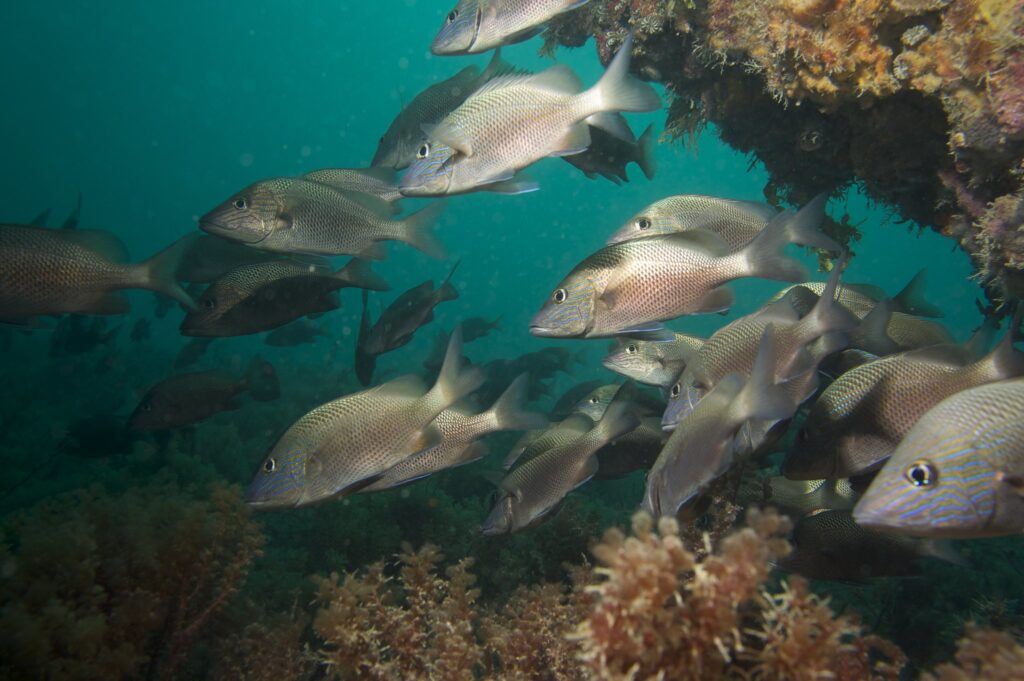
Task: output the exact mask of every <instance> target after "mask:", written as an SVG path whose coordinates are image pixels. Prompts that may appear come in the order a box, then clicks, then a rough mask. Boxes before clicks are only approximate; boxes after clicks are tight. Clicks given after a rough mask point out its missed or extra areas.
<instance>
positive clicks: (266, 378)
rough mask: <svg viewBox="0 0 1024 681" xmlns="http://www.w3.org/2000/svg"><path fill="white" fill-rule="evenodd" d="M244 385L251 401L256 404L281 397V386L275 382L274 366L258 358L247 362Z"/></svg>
mask: <svg viewBox="0 0 1024 681" xmlns="http://www.w3.org/2000/svg"><path fill="white" fill-rule="evenodd" d="M245 383H246V387H247V388H248V389H249V394H250V395H252V399H254V400H256V401H257V402H269V401H270V400H276V399H277V398H278V397H280V396H281V384H280V383H279V382H278V380H277V372H276V371H275V370H274V365H273V364H271V363H270V362H267V361H266V360H264V359H262V358H260V357H258V356H257V357H253V358H252V361H251V362H249V369H248V371H246V374H245Z"/></svg>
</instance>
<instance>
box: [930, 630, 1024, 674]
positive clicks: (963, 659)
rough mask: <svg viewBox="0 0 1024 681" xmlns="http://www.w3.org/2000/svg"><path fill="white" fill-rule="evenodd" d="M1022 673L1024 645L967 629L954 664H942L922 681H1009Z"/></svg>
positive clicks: (989, 632)
mask: <svg viewBox="0 0 1024 681" xmlns="http://www.w3.org/2000/svg"><path fill="white" fill-rule="evenodd" d="M1022 673H1024V645H1021V644H1020V643H1019V642H1018V641H1015V640H1014V639H1013V637H1012V636H1010V635H1009V634H1007V633H1006V632H1001V631H995V630H992V629H980V628H978V627H973V626H969V627H968V628H967V632H966V636H964V638H963V639H961V640H960V643H959V644H958V645H957V651H956V664H955V665H954V664H944V665H940V666H939V667H937V668H936V669H935V673H934V674H928V673H925V674H922V675H921V681H981V680H982V679H984V680H985V681H1011V679H1020V678H1021V676H1022Z"/></svg>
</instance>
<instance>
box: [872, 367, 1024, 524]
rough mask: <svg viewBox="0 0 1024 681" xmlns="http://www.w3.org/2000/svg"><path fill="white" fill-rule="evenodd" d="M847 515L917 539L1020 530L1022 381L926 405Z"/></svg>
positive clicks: (1023, 508)
mask: <svg viewBox="0 0 1024 681" xmlns="http://www.w3.org/2000/svg"><path fill="white" fill-rule="evenodd" d="M853 517H854V519H855V520H856V521H857V522H858V523H860V524H861V525H864V526H865V527H870V528H873V529H877V530H881V531H884V532H895V533H900V534H909V535H915V536H924V537H949V538H957V539H971V538H975V537H996V536H1002V535H1020V534H1021V532H1024V379H1022V378H1012V379H1007V380H1002V381H996V382H993V383H987V384H985V385H980V386H976V387H973V388H969V389H966V390H961V391H960V392H957V393H954V394H953V395H950V396H948V397H946V398H945V399H944V400H942V401H941V402H939V403H938V404H936V405H935V406H933V407H932V408H931V409H929V410H928V411H927V412H926V413H925V414H924V415H922V416H921V418H920V419H918V420H917V423H915V424H914V426H913V428H911V429H910V431H909V432H908V433H907V434H906V435H905V436H904V437H903V439H902V440H901V441H900V443H899V445H898V446H897V447H896V450H895V451H894V452H893V454H892V457H891V458H890V459H889V461H888V462H886V464H885V465H884V466H883V467H882V470H881V471H879V473H878V475H876V476H875V479H874V480H873V481H872V482H871V485H870V486H869V487H868V489H867V491H866V492H865V493H864V496H863V497H861V499H860V501H859V502H857V506H856V507H855V508H854V510H853Z"/></svg>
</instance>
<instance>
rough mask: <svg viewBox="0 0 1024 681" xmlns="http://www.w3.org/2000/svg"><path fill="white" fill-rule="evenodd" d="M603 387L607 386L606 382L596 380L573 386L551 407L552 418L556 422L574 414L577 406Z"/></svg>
mask: <svg viewBox="0 0 1024 681" xmlns="http://www.w3.org/2000/svg"><path fill="white" fill-rule="evenodd" d="M602 385H605V382H604V381H602V380H600V379H594V380H591V381H585V382H583V383H577V384H575V385H573V386H572V387H571V388H569V389H568V390H566V391H565V392H564V393H562V394H561V395H559V397H558V399H557V400H555V405H554V406H553V407H551V417H552V418H554V419H555V420H561V419H564V418H566V417H567V416H569V415H570V414H572V413H573V410H574V409H575V408H576V404H577V403H578V402H579V401H580V400H582V399H583V398H585V397H587V396H588V395H590V393H592V392H593V391H594V390H595V389H597V388H600V387H601V386H602Z"/></svg>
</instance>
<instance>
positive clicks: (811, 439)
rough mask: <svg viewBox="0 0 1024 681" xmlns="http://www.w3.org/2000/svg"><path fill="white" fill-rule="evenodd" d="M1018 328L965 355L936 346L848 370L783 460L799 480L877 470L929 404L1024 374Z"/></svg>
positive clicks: (785, 468)
mask: <svg viewBox="0 0 1024 681" xmlns="http://www.w3.org/2000/svg"><path fill="white" fill-rule="evenodd" d="M1013 338H1014V334H1013V333H1009V332H1008V333H1007V334H1006V336H1005V337H1004V339H1003V341H1002V342H1001V343H1000V344H999V345H998V346H997V347H996V348H995V349H994V350H993V351H992V352H990V353H989V354H988V355H987V356H985V357H983V358H981V359H979V360H977V361H975V362H971V363H966V364H965V363H964V359H965V357H966V354H965V351H964V349H963V348H960V347H957V346H937V347H934V348H925V349H923V350H914V351H911V352H907V353H901V354H897V355H891V356H889V357H883V358H881V359H878V360H875V361H873V362H868V363H867V364H862V365H861V366H858V367H856V368H854V369H851V370H850V371H847V372H846V373H844V374H843V375H841V376H840V377H839V378H837V379H836V380H835V381H833V382H832V383H831V384H830V385H829V386H828V388H826V389H825V391H824V392H823V393H822V394H821V396H820V397H818V399H817V400H816V401H815V403H814V404H813V405H812V406H811V409H810V412H809V413H808V414H807V419H806V420H805V421H804V424H803V427H802V428H801V429H800V431H799V432H798V433H797V436H796V438H795V440H794V443H793V446H792V448H791V449H790V451H789V452H788V454H787V456H786V459H785V462H784V464H783V469H782V472H783V474H784V475H785V476H786V477H788V478H791V479H794V480H807V479H819V478H828V479H832V478H846V477H850V476H853V475H859V474H861V473H865V472H869V471H872V470H877V469H878V468H879V467H880V466H881V465H882V464H883V463H884V462H885V460H886V459H887V458H889V456H890V455H891V454H892V453H893V451H894V450H895V449H896V447H897V445H898V444H899V443H900V441H901V440H902V439H903V438H904V436H906V435H907V433H908V432H910V430H911V428H912V427H913V426H914V424H915V423H916V422H917V420H918V419H920V418H921V417H922V416H923V415H924V414H925V412H927V411H928V410H929V409H930V408H931V407H933V406H935V405H936V404H938V403H939V402H941V401H942V400H943V399H945V398H947V397H949V396H951V395H953V394H955V393H958V392H960V391H961V390H965V389H967V388H971V387H974V386H977V385H981V384H983V383H991V382H993V381H998V380H1002V379H1007V378H1013V377H1016V376H1021V375H1024V353H1021V352H1020V351H1018V350H1016V349H1015V348H1014V347H1013Z"/></svg>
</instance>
